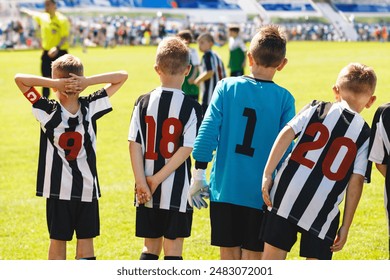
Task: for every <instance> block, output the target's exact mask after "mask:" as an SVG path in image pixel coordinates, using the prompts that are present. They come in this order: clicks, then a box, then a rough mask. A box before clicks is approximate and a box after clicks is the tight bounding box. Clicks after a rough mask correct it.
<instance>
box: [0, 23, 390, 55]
mask: <svg viewBox="0 0 390 280" xmlns="http://www.w3.org/2000/svg"><path fill="white" fill-rule="evenodd" d="M69 18H70V20H71V25H72V31H71V34H72V35H71V46H72V47H77V46H82V47H84V48H87V47H96V46H100V47H115V46H117V45H156V44H158V42H159V41H160V40H161V39H162V38H164V37H165V36H169V35H173V34H176V33H177V32H178V31H179V30H182V29H190V30H192V32H193V35H194V38H195V39H196V37H197V36H198V35H199V34H200V33H202V32H205V31H207V32H210V33H211V34H212V35H213V36H214V38H215V41H216V44H217V45H224V44H225V43H226V42H227V39H228V38H227V37H228V35H227V29H228V26H227V24H224V23H220V24H215V23H190V22H189V21H188V20H187V19H176V18H173V19H170V18H165V17H164V16H156V17H154V18H141V17H139V18H134V17H127V16H98V17H88V18H84V17H81V16H70V17H69ZM259 25H260V21H259V20H258V19H256V18H254V19H253V20H249V21H247V22H246V23H243V24H241V32H240V33H241V35H242V37H243V39H244V41H249V40H250V38H252V36H253V35H254V33H255V32H256V30H257V28H258V27H259ZM280 25H282V26H284V27H285V29H286V32H287V34H288V36H289V40H297V41H317V40H320V41H340V40H342V38H341V36H339V34H337V31H336V30H335V28H334V27H333V26H332V25H331V24H325V23H310V22H305V23H296V22H295V23H294V22H290V23H280ZM389 27H390V25H389V24H363V23H356V24H355V28H356V30H357V32H358V34H359V41H382V42H386V41H388V40H389V39H388V30H389ZM38 32H39V28H38V26H37V24H36V23H35V21H34V20H32V19H31V18H29V17H21V18H19V19H16V20H15V19H12V20H8V21H3V20H1V19H0V49H9V48H12V49H25V48H39V40H38V38H39V33H38Z"/></svg>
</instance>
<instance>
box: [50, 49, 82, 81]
mask: <svg viewBox="0 0 390 280" xmlns="http://www.w3.org/2000/svg"><path fill="white" fill-rule="evenodd" d="M51 68H52V71H53V72H54V71H55V72H56V74H57V75H59V77H58V78H68V77H70V76H69V73H73V74H75V75H77V76H83V75H84V66H83V64H82V62H81V60H80V59H79V58H78V57H75V56H73V55H71V54H65V55H63V56H60V57H59V58H57V59H56V60H54V61H53V62H52V64H51Z"/></svg>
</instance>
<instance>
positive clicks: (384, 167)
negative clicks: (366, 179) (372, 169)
mask: <svg viewBox="0 0 390 280" xmlns="http://www.w3.org/2000/svg"><path fill="white" fill-rule="evenodd" d="M375 166H376V169H378V171H379V172H380V173H381V174H382V176H383V177H385V178H386V172H387V165H386V164H379V163H375Z"/></svg>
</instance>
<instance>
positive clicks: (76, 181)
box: [65, 107, 87, 200]
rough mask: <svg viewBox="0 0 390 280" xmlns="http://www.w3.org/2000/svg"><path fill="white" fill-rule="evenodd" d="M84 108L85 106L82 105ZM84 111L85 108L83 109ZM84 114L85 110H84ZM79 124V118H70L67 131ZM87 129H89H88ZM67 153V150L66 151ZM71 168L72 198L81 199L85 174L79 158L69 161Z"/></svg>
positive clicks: (72, 129) (72, 130) (74, 128)
mask: <svg viewBox="0 0 390 280" xmlns="http://www.w3.org/2000/svg"><path fill="white" fill-rule="evenodd" d="M81 108H82V109H81V110H83V109H84V108H83V107H81ZM83 111H84V110H83ZM83 114H84V112H83ZM78 124H79V118H78V117H75V118H69V119H68V126H69V128H66V129H65V132H74V131H75V130H76V126H77V125H78ZM86 131H87V130H86ZM65 153H66V151H65ZM68 164H69V166H70V168H71V169H72V191H71V198H72V199H77V200H79V199H80V200H81V195H82V190H83V185H84V184H83V175H82V174H81V172H80V169H79V168H78V165H77V160H70V161H68Z"/></svg>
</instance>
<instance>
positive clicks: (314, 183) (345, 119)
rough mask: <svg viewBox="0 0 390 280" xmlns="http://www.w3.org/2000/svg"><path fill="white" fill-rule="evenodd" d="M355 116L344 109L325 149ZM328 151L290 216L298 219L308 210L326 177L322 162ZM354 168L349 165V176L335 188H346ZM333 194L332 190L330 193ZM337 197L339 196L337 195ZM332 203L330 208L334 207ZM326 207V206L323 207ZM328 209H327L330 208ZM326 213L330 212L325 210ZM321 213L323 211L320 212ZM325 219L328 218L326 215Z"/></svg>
mask: <svg viewBox="0 0 390 280" xmlns="http://www.w3.org/2000/svg"><path fill="white" fill-rule="evenodd" d="M353 118H354V114H353V113H350V112H348V111H346V110H343V113H342V114H341V116H340V117H339V119H338V121H337V123H336V124H335V126H334V127H333V129H332V132H331V135H330V137H329V140H328V142H327V144H326V145H325V147H324V151H329V147H330V146H331V145H332V143H333V141H334V139H336V138H337V137H340V135H344V134H345V132H346V131H347V130H348V127H349V124H350V123H351V122H352V120H353ZM326 155H327V153H324V152H322V153H321V155H320V157H319V159H318V162H317V163H316V165H315V166H314V168H313V170H312V171H311V172H310V175H309V177H308V178H307V180H306V182H305V184H304V185H303V188H302V190H301V192H300V193H299V195H298V197H297V199H296V200H295V203H294V205H293V207H292V209H291V211H290V216H291V217H294V219H298V220H299V218H300V217H301V216H302V214H303V213H304V211H305V210H306V207H307V203H305V202H307V201H310V200H311V199H312V198H313V196H314V194H315V193H316V191H317V189H318V188H319V186H320V183H321V181H322V180H323V178H324V175H323V170H322V163H323V162H324V158H325V157H326ZM352 169H353V164H351V166H349V168H348V172H347V176H345V177H344V178H343V180H341V181H338V182H336V183H335V186H334V187H333V188H336V189H337V188H340V187H341V188H345V186H346V183H347V182H348V180H349V175H350V174H351V172H352ZM338 194H340V192H337V195H338ZM329 195H332V192H331V193H330V194H329ZM336 198H337V197H336ZM333 205H334V204H332V205H331V206H332V207H330V208H329V209H332V208H333ZM323 208H325V207H323ZM329 209H327V210H329ZM324 213H329V212H324ZM320 214H321V213H320ZM324 220H326V217H324Z"/></svg>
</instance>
